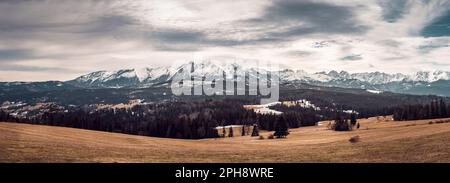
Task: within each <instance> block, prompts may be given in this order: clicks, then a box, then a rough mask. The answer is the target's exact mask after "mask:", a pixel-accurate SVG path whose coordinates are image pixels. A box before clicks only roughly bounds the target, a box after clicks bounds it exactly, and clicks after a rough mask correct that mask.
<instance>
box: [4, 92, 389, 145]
mask: <svg viewBox="0 0 450 183" xmlns="http://www.w3.org/2000/svg"><path fill="white" fill-rule="evenodd" d="M293 100H294V99H293ZM257 102H258V100H257V99H203V100H198V101H192V100H191V101H178V102H163V103H155V104H141V105H136V106H134V107H130V108H111V107H108V108H86V107H75V108H70V109H68V108H62V107H58V106H55V107H52V108H51V109H48V110H46V111H45V112H43V113H42V114H40V115H33V117H26V118H16V117H13V116H14V115H10V114H8V113H7V112H3V111H0V121H10V122H21V123H30V124H42V125H51V126H63V127H72V128H81V129H89V130H98V131H107V132H118V133H126V134H134V135H145V136H154V137H167V138H183V139H200V138H215V137H218V135H217V132H216V131H215V130H214V127H217V126H225V125H254V124H256V125H258V127H259V129H261V130H269V131H275V130H277V129H279V128H280V127H283V128H282V129H284V127H286V126H287V127H288V128H298V127H302V126H312V125H315V124H316V123H317V122H318V121H321V120H331V119H334V118H335V117H336V110H338V109H336V106H335V104H330V103H325V102H320V101H319V102H317V103H314V104H315V105H316V106H318V107H320V108H321V110H314V109H313V108H303V107H301V106H296V105H294V106H284V105H278V106H274V107H272V108H273V109H275V110H278V111H281V112H283V113H282V114H281V115H274V114H257V113H255V112H254V111H252V110H246V109H244V108H243V105H246V104H254V103H257ZM346 108H350V109H354V108H353V107H350V106H343V107H342V105H341V107H339V109H340V110H342V109H346ZM355 110H357V111H358V112H359V113H360V116H359V117H371V116H380V115H390V114H392V111H393V109H391V108H367V109H365V108H356V109H355ZM361 114H362V115H361ZM236 133H239V132H236Z"/></svg>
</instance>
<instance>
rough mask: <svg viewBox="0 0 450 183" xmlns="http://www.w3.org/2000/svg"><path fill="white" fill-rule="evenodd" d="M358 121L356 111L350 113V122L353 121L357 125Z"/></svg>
mask: <svg viewBox="0 0 450 183" xmlns="http://www.w3.org/2000/svg"><path fill="white" fill-rule="evenodd" d="M357 121H358V120H357V114H356V112H352V114H350V123H352V125H353V126H355V125H356V122H357Z"/></svg>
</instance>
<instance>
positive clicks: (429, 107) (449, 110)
mask: <svg viewBox="0 0 450 183" xmlns="http://www.w3.org/2000/svg"><path fill="white" fill-rule="evenodd" d="M393 117H394V120H395V121H408V120H421V119H435V118H449V117H450V105H447V104H446V102H445V101H443V100H434V101H432V102H431V103H430V104H426V105H407V106H404V107H401V108H399V109H397V110H396V111H395V112H394V116H393Z"/></svg>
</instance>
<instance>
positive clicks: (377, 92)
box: [366, 90, 383, 94]
mask: <svg viewBox="0 0 450 183" xmlns="http://www.w3.org/2000/svg"><path fill="white" fill-rule="evenodd" d="M366 91H367V92H369V93H375V94H380V93H383V91H378V90H366Z"/></svg>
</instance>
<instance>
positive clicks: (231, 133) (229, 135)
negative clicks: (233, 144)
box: [228, 126, 234, 137]
mask: <svg viewBox="0 0 450 183" xmlns="http://www.w3.org/2000/svg"><path fill="white" fill-rule="evenodd" d="M233 136H234V134H233V127H232V126H230V133H229V134H228V137H233Z"/></svg>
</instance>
